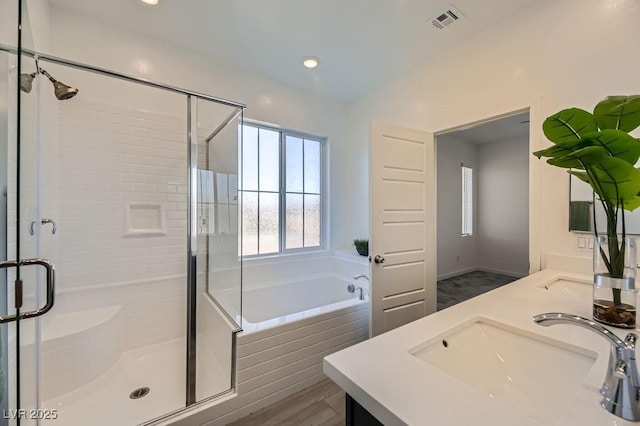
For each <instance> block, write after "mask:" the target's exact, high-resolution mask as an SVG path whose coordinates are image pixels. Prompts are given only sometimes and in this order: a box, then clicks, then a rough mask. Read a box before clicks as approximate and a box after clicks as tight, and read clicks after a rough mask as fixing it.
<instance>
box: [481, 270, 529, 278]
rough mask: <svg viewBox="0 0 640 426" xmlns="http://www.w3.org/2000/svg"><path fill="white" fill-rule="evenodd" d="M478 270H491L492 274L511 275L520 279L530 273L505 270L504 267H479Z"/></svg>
mask: <svg viewBox="0 0 640 426" xmlns="http://www.w3.org/2000/svg"><path fill="white" fill-rule="evenodd" d="M477 270H478V271H482V272H489V273H492V274H500V275H507V276H509V277H513V278H518V279H519V278H524V277H526V276H527V275H528V274H523V273H521V272H513V271H503V270H502V269H493V268H478V269H477Z"/></svg>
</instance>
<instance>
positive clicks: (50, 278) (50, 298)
mask: <svg viewBox="0 0 640 426" xmlns="http://www.w3.org/2000/svg"><path fill="white" fill-rule="evenodd" d="M32 265H37V266H42V267H43V268H44V269H45V271H46V283H47V301H46V303H45V305H44V306H43V307H42V308H38V309H36V310H35V311H29V312H23V313H21V314H20V315H19V316H18V315H9V316H6V317H2V316H0V324H4V323H6V322H12V321H16V320H17V319H18V317H19V318H20V319H21V320H23V319H29V318H35V317H39V316H40V315H44V314H46V313H47V312H49V311H50V310H51V308H53V304H54V303H55V290H56V268H55V266H54V265H53V263H51V262H49V261H48V260H47V259H24V260H19V261H16V260H7V261H4V262H0V269H5V268H15V267H17V266H32Z"/></svg>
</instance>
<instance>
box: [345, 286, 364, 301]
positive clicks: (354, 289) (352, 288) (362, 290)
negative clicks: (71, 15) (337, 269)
mask: <svg viewBox="0 0 640 426" xmlns="http://www.w3.org/2000/svg"><path fill="white" fill-rule="evenodd" d="M356 290H360V296H359V297H358V299H360V300H364V289H363V288H362V287H359V286H356V285H353V284H349V285H348V286H347V291H348V292H349V293H355V292H356Z"/></svg>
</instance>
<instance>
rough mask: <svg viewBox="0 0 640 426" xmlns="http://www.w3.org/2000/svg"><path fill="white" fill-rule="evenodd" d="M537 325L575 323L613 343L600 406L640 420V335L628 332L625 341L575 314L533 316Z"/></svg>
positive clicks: (613, 412) (612, 412) (627, 418)
mask: <svg viewBox="0 0 640 426" xmlns="http://www.w3.org/2000/svg"><path fill="white" fill-rule="evenodd" d="M533 321H535V322H536V324H540V325H544V326H550V325H555V324H572V325H577V326H579V327H583V328H586V329H588V330H591V331H593V332H595V333H596V334H599V335H600V336H602V337H604V338H605V339H607V341H609V343H611V352H610V355H609V366H608V368H607V375H606V377H605V380H604V384H603V385H602V388H601V389H600V393H601V394H602V396H603V397H604V398H603V399H602V402H601V403H600V405H602V407H603V408H604V409H605V410H607V411H608V412H610V413H611V414H613V415H615V416H618V417H621V418H623V419H625V420H629V421H632V422H637V421H640V375H639V374H638V366H637V364H636V341H637V339H638V336H637V335H636V334H634V333H629V334H627V337H626V338H625V339H624V341H623V340H621V339H620V338H619V337H618V336H616V335H615V334H614V333H612V332H611V331H609V330H607V329H606V328H604V327H603V326H601V325H600V324H598V323H596V322H594V321H592V320H589V319H586V318H583V317H580V316H577V315H572V314H564V313H557V312H551V313H546V314H540V315H536V316H535V317H533Z"/></svg>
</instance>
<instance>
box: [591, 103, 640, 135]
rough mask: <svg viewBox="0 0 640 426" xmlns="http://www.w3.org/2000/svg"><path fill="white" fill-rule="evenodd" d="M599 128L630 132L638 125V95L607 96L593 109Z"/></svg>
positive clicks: (639, 114)
mask: <svg viewBox="0 0 640 426" xmlns="http://www.w3.org/2000/svg"><path fill="white" fill-rule="evenodd" d="M593 115H594V117H595V119H596V122H597V123H598V126H599V127H600V128H601V129H615V130H622V131H625V132H631V131H632V130H634V129H636V128H637V127H638V126H640V95H634V96H608V97H606V98H605V99H604V100H602V101H601V102H600V103H598V105H596V107H595V108H594V110H593Z"/></svg>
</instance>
